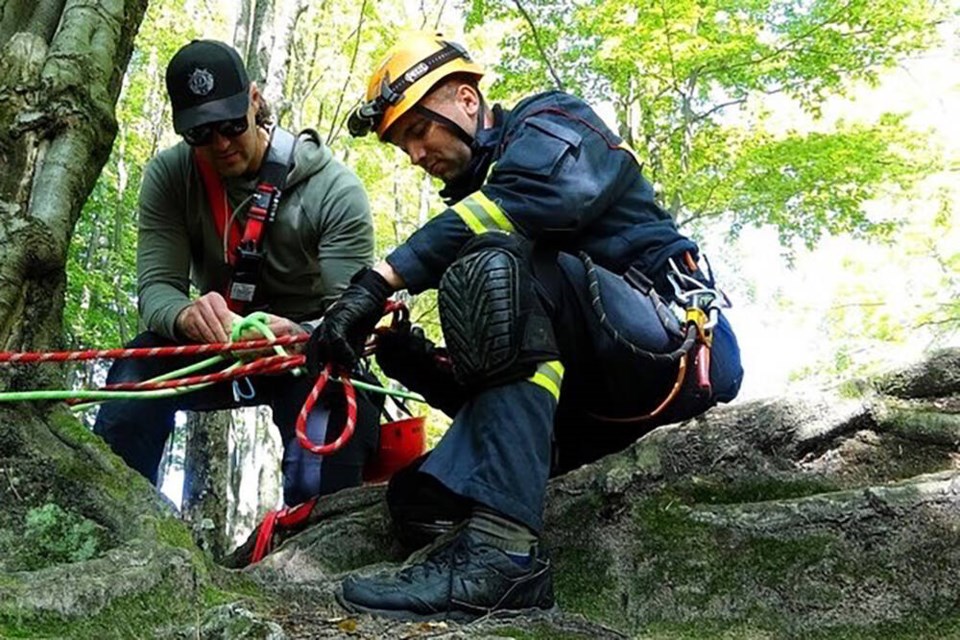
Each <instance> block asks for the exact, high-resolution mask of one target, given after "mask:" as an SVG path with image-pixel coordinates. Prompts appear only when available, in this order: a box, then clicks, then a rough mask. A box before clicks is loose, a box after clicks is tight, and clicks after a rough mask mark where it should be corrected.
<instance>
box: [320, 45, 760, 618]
mask: <svg viewBox="0 0 960 640" xmlns="http://www.w3.org/2000/svg"><path fill="white" fill-rule="evenodd" d="M482 75H483V70H482V69H481V68H480V67H479V66H478V65H476V64H475V63H474V62H473V61H472V60H471V59H470V58H469V55H468V54H467V52H466V51H465V50H464V49H463V47H461V46H459V45H457V44H455V43H452V42H449V41H447V40H445V39H443V37H442V36H440V35H434V34H418V35H415V36H412V37H407V38H405V39H403V40H402V41H401V42H400V43H398V44H397V45H396V46H395V47H394V48H393V49H391V51H390V52H389V53H388V54H387V56H386V58H385V59H384V61H383V62H382V63H381V64H380V66H379V67H378V69H377V70H376V71H375V72H374V74H373V77H372V78H371V80H370V83H369V87H368V91H367V95H366V100H365V102H364V103H363V104H362V105H361V106H360V107H359V108H358V109H357V110H356V111H355V112H354V114H353V115H352V117H351V119H350V123H349V125H350V130H351V132H352V133H353V134H354V135H363V134H365V133H369V132H375V133H376V134H377V135H378V136H379V137H380V139H381V140H383V141H385V142H389V143H390V144H393V145H395V146H397V147H399V148H400V149H402V150H403V151H404V152H405V153H407V154H408V156H409V157H410V160H411V161H412V162H413V163H414V164H416V165H418V166H420V167H422V168H423V169H424V170H426V171H427V172H428V173H430V174H431V175H433V176H435V177H437V178H440V179H441V180H442V181H443V182H444V188H443V190H442V191H441V196H443V198H444V199H445V201H446V202H447V204H448V205H449V208H448V209H446V210H445V211H444V212H442V213H441V214H440V215H438V216H436V217H435V218H433V219H432V220H430V221H429V222H427V223H426V224H424V225H423V226H422V227H421V228H420V229H418V230H417V231H416V232H415V233H414V234H413V235H411V236H410V238H408V239H407V241H406V242H404V243H403V244H402V245H401V246H399V247H398V248H397V249H395V250H394V251H393V252H392V253H391V254H390V255H389V256H387V258H386V259H385V260H384V261H382V262H380V263H379V264H377V265H376V266H375V267H374V268H373V269H369V270H362V271H361V272H359V273H358V274H356V275H355V276H354V278H353V280H352V283H351V285H350V287H348V288H347V290H346V291H345V292H344V294H343V295H342V296H341V297H340V299H339V300H338V301H337V302H336V303H335V304H334V305H333V306H332V307H331V308H330V309H329V310H328V311H327V313H326V315H325V317H324V321H323V323H322V324H321V325H320V327H318V329H317V330H316V331H315V332H314V334H313V336H312V337H311V342H310V345H309V347H308V355H307V358H308V364H309V366H310V367H311V368H312V369H313V370H317V368H318V367H319V366H320V365H321V364H323V363H328V362H333V363H336V364H338V365H340V366H351V365H352V364H353V363H354V362H355V361H356V359H357V357H358V356H359V354H360V353H362V345H363V344H364V342H365V340H366V338H367V336H368V335H369V334H370V333H371V331H372V330H373V328H374V325H375V324H376V321H377V319H378V318H379V317H380V314H381V311H382V309H383V305H384V303H385V301H386V299H387V297H388V296H389V295H390V294H391V293H392V292H393V291H395V290H398V289H401V288H406V289H408V290H410V291H411V292H413V293H417V292H420V291H423V290H425V289H428V288H437V289H438V301H439V310H440V321H441V325H442V328H443V332H444V338H445V341H446V348H447V352H448V354H447V356H448V357H446V358H436V357H435V354H436V352H437V351H438V349H436V348H435V347H434V346H433V345H432V344H431V343H429V342H428V341H426V340H425V339H424V338H423V336H422V333H420V334H418V333H416V331H411V330H409V329H407V330H405V331H399V332H393V333H389V332H388V333H386V334H381V335H380V337H379V338H378V341H379V342H378V345H379V346H378V360H379V362H380V363H381V366H382V368H383V369H384V371H385V372H387V373H388V374H389V375H392V376H394V377H396V378H397V379H398V380H400V381H401V382H403V383H404V384H406V385H407V386H409V387H410V388H412V389H415V390H418V391H420V392H421V393H423V394H424V395H425V396H427V399H428V400H430V401H431V403H433V404H436V405H437V406H440V407H442V408H443V409H444V410H445V411H447V412H448V413H449V414H451V415H452V416H453V417H454V419H453V422H452V424H451V427H450V429H449V430H448V431H447V433H446V434H444V437H443V438H442V439H441V441H440V442H439V443H438V445H437V447H436V448H435V449H434V450H433V451H432V452H431V453H430V454H429V456H427V458H426V459H425V460H424V461H422V463H421V464H420V465H419V466H418V467H416V468H414V469H411V470H408V471H405V472H402V473H401V474H398V475H397V476H395V478H394V481H392V482H391V486H390V488H389V490H388V504H389V506H390V508H391V513H392V515H393V517H394V521H395V524H397V526H398V530H399V531H400V532H405V533H406V534H407V537H413V536H414V535H417V534H425V535H426V534H430V533H436V532H439V531H441V530H442V529H443V528H444V527H443V523H444V521H457V520H463V522H462V524H460V525H459V526H458V527H457V528H456V529H455V530H454V531H453V532H452V533H451V534H450V535H447V536H443V537H441V538H439V539H438V540H437V541H436V542H435V543H434V545H433V546H432V547H431V548H429V549H428V550H427V551H426V552H425V553H423V554H421V555H420V556H419V560H417V561H415V562H412V563H410V564H408V565H407V566H405V567H404V568H402V569H400V570H398V571H394V572H389V573H386V574H382V575H377V576H368V577H362V578H357V577H350V578H347V579H346V580H345V581H344V584H343V590H342V593H341V594H339V597H340V599H341V602H342V603H343V604H344V605H345V606H346V607H347V608H349V609H352V610H357V611H368V612H373V613H378V614H382V615H388V616H393V617H402V618H414V619H418V618H419V619H423V618H454V619H471V618H474V617H477V616H481V615H485V614H488V613H490V612H492V611H498V610H511V611H518V610H537V609H548V608H551V607H552V606H553V603H554V599H553V586H552V577H551V568H550V560H549V558H548V556H547V554H546V552H545V550H544V548H543V545H542V544H541V543H540V539H539V537H540V531H541V530H542V528H543V506H544V498H545V491H546V484H547V479H548V477H549V476H550V475H551V474H556V473H560V472H563V471H566V470H569V469H572V468H575V467H577V466H579V465H582V464H584V463H587V462H591V461H593V460H596V459H597V458H599V457H600V456H602V455H605V454H607V453H610V452H612V451H616V450H619V449H622V448H623V447H625V446H627V445H629V444H630V443H631V442H633V441H634V440H635V439H636V438H638V437H639V436H641V435H643V434H644V433H646V432H647V431H649V430H650V429H651V428H653V427H655V426H657V425H660V424H665V423H667V422H675V421H679V420H683V419H686V418H689V417H692V416H695V415H698V414H700V413H702V412H703V411H705V410H706V409H708V408H709V407H711V406H713V405H714V404H716V403H717V402H725V401H729V400H731V399H732V398H733V397H734V396H736V394H737V391H738V390H739V386H740V381H741V379H742V369H741V367H740V358H739V350H738V347H737V343H736V339H735V337H734V335H733V332H732V330H731V329H730V326H729V324H728V323H727V321H726V319H725V318H724V317H723V315H722V313H721V312H720V306H722V304H721V303H722V302H723V300H724V298H723V296H722V294H720V293H719V292H718V290H717V289H716V287H715V286H714V283H713V277H712V274H710V273H709V272H705V270H703V269H700V267H699V266H698V255H699V250H698V247H697V245H696V243H694V242H693V241H692V240H690V239H689V238H687V237H685V236H683V235H682V234H680V233H679V232H678V231H677V228H676V225H675V224H674V221H673V219H672V218H671V217H670V216H669V215H668V214H667V213H666V212H664V211H663V210H662V209H661V208H660V207H659V206H658V205H657V204H656V202H655V200H654V193H653V189H652V187H651V186H650V184H649V182H647V181H646V180H645V179H644V178H643V176H642V175H641V173H640V167H639V166H638V164H637V162H636V159H635V157H634V155H633V153H632V152H630V151H629V150H628V149H627V148H626V147H625V146H624V145H623V144H622V141H621V139H620V138H619V137H618V136H617V135H616V134H614V133H613V132H612V131H610V129H609V128H608V127H607V126H606V125H605V124H604V123H603V121H602V120H601V119H600V118H599V117H598V116H597V114H596V113H595V112H594V111H593V110H592V109H591V108H590V107H589V106H588V105H587V104H585V103H584V102H583V101H581V100H579V99H578V98H576V97H574V96H571V95H569V94H566V93H563V92H559V91H552V92H547V93H543V94H538V95H534V96H531V97H528V98H526V99H525V100H523V101H521V102H520V103H519V104H518V105H516V107H515V108H514V109H513V110H511V111H507V110H504V109H502V108H501V107H500V106H499V105H496V106H494V107H493V108H492V109H488V108H487V107H486V104H485V103H484V100H483V97H482V95H481V93H480V91H479V90H478V88H477V82H478V80H479V78H480V77H481V76H482ZM671 302H672V303H676V306H677V307H680V308H682V309H681V311H682V317H681V318H680V319H678V318H677V317H676V316H675V315H674V314H673V313H672V312H671V309H670V308H669V307H668V304H669V303H671ZM444 363H450V370H444ZM436 505H444V506H443V508H438V507H436Z"/></svg>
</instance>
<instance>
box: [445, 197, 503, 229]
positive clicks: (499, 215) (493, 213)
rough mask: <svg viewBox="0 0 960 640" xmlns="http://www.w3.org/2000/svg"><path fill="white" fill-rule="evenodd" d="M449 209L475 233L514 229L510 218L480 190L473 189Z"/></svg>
mask: <svg viewBox="0 0 960 640" xmlns="http://www.w3.org/2000/svg"><path fill="white" fill-rule="evenodd" d="M451 209H453V211H454V213H456V214H457V215H458V216H460V218H461V219H462V220H463V223H464V224H466V225H467V226H468V227H470V230H471V231H473V232H474V233H476V234H481V233H486V232H487V231H505V232H507V233H513V232H514V231H515V229H514V227H513V223H512V222H510V218H508V217H507V215H506V214H505V213H504V212H503V210H502V209H500V207H498V206H497V205H496V203H495V202H493V200H491V199H490V198H488V197H487V196H485V195H484V194H483V192H482V191H474V192H473V193H471V194H470V195H469V196H467V197H466V198H464V199H463V200H461V201H460V202H458V203H457V204H455V205H453V206H452V207H451Z"/></svg>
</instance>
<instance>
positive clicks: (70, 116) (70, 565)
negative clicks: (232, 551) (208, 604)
mask: <svg viewBox="0 0 960 640" xmlns="http://www.w3.org/2000/svg"><path fill="white" fill-rule="evenodd" d="M146 4H147V3H146V0H123V1H121V0H100V1H99V2H93V1H91V0H66V1H59V0H50V1H44V2H36V1H35V0H3V1H0V166H2V170H0V349H3V350H9V351H32V350H43V349H49V348H52V347H57V346H58V345H60V344H61V342H62V335H63V327H62V310H63V302H64V299H63V290H64V283H65V270H64V265H65V263H66V255H67V247H68V244H69V241H70V237H71V234H72V232H73V229H74V225H75V224H76V222H77V218H78V216H79V214H80V211H81V207H82V205H83V203H84V201H85V199H86V198H87V196H88V194H89V193H90V191H91V189H92V188H93V185H94V182H95V180H96V179H97V176H98V174H99V172H100V169H101V167H102V166H103V164H104V162H105V161H106V158H107V155H108V154H109V152H110V147H111V145H112V143H113V139H114V136H115V134H116V130H117V123H116V119H115V114H114V109H115V104H116V101H117V96H118V94H119V91H120V86H121V79H122V76H123V72H124V69H125V68H126V66H127V62H128V60H129V58H130V54H131V51H132V48H133V38H134V35H135V34H136V31H137V29H138V27H139V25H140V21H141V20H142V18H143V14H144V11H145V9H146ZM0 377H2V379H0V388H8V389H9V388H42V387H50V386H61V385H62V384H63V380H64V376H63V374H62V373H61V370H60V369H59V368H56V367H54V366H50V367H48V368H26V367H21V368H16V369H13V368H4V369H3V370H2V371H0ZM0 478H2V480H0V558H2V560H0V636H5V637H6V636H20V637H22V636H29V637H36V636H38V635H42V636H51V635H54V636H65V635H73V636H75V635H84V636H86V637H107V636H114V637H118V636H126V637H132V636H137V635H141V633H140V632H139V631H135V630H134V629H135V627H134V626H129V627H127V628H126V629H125V630H121V631H116V630H115V631H113V632H112V633H110V632H107V633H102V634H98V633H97V632H96V631H95V630H94V629H93V627H91V626H90V625H96V624H97V623H98V621H101V620H109V619H110V618H112V617H115V616H116V615H117V612H116V607H113V609H112V613H103V612H104V611H105V610H107V609H108V608H110V607H112V605H114V604H115V603H117V602H119V601H124V600H126V601H130V599H131V598H133V599H136V598H139V597H141V596H144V594H154V595H153V596H149V597H147V598H146V599H147V600H149V599H150V597H155V595H156V594H159V593H166V592H172V593H177V594H178V595H179V596H180V597H181V598H182V601H183V603H184V605H183V606H184V607H185V608H189V609H191V610H193V608H194V606H195V604H196V602H197V601H198V600H197V597H196V596H197V594H198V593H199V592H198V587H199V586H200V585H201V584H202V581H201V577H202V575H204V574H205V569H204V567H203V565H202V563H198V562H197V560H196V558H197V556H196V549H195V548H194V547H193V546H192V545H191V543H190V540H189V536H188V535H186V531H185V530H184V528H183V527H182V525H180V524H179V523H178V522H177V521H176V519H175V518H174V517H173V516H172V512H171V510H170V509H169V507H168V506H167V505H166V504H165V503H164V501H163V500H162V499H161V498H160V497H159V494H157V493H156V491H154V490H153V488H152V487H150V486H149V485H148V483H147V482H145V481H144V480H143V479H142V478H140V477H139V476H138V475H137V474H136V473H135V472H133V471H132V470H130V469H129V468H127V467H126V465H124V464H123V463H122V462H121V461H120V460H119V459H118V458H116V457H115V456H113V455H112V454H110V453H109V452H108V451H107V448H106V447H105V445H104V444H103V443H102V442H101V441H100V440H99V438H96V437H95V436H93V435H92V434H91V433H90V432H89V431H88V430H87V429H86V428H84V427H83V426H82V425H81V424H80V422H79V421H78V420H77V418H76V417H75V416H73V415H71V414H70V413H69V412H68V411H66V409H65V408H64V407H63V405H59V404H50V403H47V404H31V405H26V404H24V405H17V406H15V407H13V406H11V405H3V406H0ZM98 614H99V615H98ZM62 616H67V618H68V619H70V617H73V618H72V619H74V620H75V621H82V622H83V624H84V625H86V627H85V629H86V631H83V630H81V631H74V632H70V631H69V630H68V629H67V628H66V625H67V624H68V623H67V622H63V619H62ZM128 624H130V622H129V621H128Z"/></svg>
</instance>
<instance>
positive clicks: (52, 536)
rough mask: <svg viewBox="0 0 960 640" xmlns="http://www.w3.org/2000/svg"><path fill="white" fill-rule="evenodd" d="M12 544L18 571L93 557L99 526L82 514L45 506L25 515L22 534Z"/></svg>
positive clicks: (50, 504)
mask: <svg viewBox="0 0 960 640" xmlns="http://www.w3.org/2000/svg"><path fill="white" fill-rule="evenodd" d="M7 545H13V546H14V547H15V548H14V549H12V553H13V556H14V557H16V559H17V561H18V563H19V568H20V569H21V570H26V571H32V570H35V569H40V568H42V567H47V566H51V565H54V564H61V563H64V562H81V561H83V560H89V559H90V558H93V557H94V556H95V555H96V554H97V551H98V549H99V547H100V539H99V527H98V526H97V525H96V524H95V523H94V522H92V521H90V520H88V519H86V518H84V517H83V516H81V515H78V514H76V513H72V512H69V511H65V510H64V509H63V508H62V507H60V506H59V505H57V504H55V503H49V502H48V503H47V504H44V505H42V506H40V507H35V508H33V509H31V510H30V511H28V512H27V514H26V517H25V518H24V528H23V534H22V536H21V537H20V538H19V539H18V540H8V541H7Z"/></svg>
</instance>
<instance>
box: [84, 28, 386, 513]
mask: <svg viewBox="0 0 960 640" xmlns="http://www.w3.org/2000/svg"><path fill="white" fill-rule="evenodd" d="M166 84H167V92H168V94H169V96H170V102H171V105H172V107H173V125H174V130H175V131H176V132H177V133H178V134H179V135H180V136H182V138H183V141H182V142H180V143H178V144H176V145H174V146H173V147H171V148H169V149H166V150H164V151H162V152H161V153H160V154H158V155H157V156H156V157H155V158H153V159H152V160H151V161H150V163H149V164H148V165H147V167H146V170H145V172H144V179H143V185H142V187H141V191H140V211H139V239H138V245H137V276H138V295H139V312H140V319H141V328H142V329H143V330H144V332H143V333H141V334H140V335H138V336H137V337H136V338H135V339H134V340H133V341H132V342H131V343H130V344H129V345H128V346H131V347H145V346H162V345H170V344H181V343H184V342H191V343H209V342H226V341H227V340H229V339H230V335H231V330H232V327H233V324H234V322H235V321H236V320H238V319H239V318H240V317H242V316H243V315H246V314H248V313H250V312H252V311H257V310H262V311H266V312H268V313H269V314H270V315H269V316H268V318H269V328H270V329H271V331H272V332H273V334H274V335H276V336H284V335H290V334H297V333H302V332H304V331H306V330H307V329H308V328H310V326H311V321H316V319H318V318H320V317H321V316H322V315H323V313H324V311H325V309H326V308H327V305H328V304H329V303H330V302H332V301H333V300H335V299H336V298H337V296H338V295H339V293H340V292H341V291H342V290H343V289H344V288H345V287H346V286H347V284H348V282H349V279H350V276H351V275H352V274H353V273H354V272H355V271H357V270H358V269H360V268H361V267H363V266H367V265H369V264H371V263H372V261H373V252H374V242H373V223H372V219H371V216H370V210H369V205H368V202H367V198H366V194H365V193H364V191H363V188H362V186H361V184H360V182H359V180H358V179H357V177H356V176H355V175H354V174H353V173H352V172H351V171H350V170H349V169H347V168H346V167H345V166H343V165H342V164H341V163H339V162H338V161H337V160H335V159H334V158H333V155H332V153H331V151H330V150H329V149H328V148H326V147H325V146H323V144H322V143H321V141H320V138H319V136H318V135H317V133H316V132H314V131H311V130H306V131H303V132H302V133H300V134H299V135H298V136H294V135H292V134H290V133H288V132H286V131H285V130H283V129H281V128H279V127H274V126H272V123H271V122H270V115H269V109H268V108H267V106H266V104H265V102H264V100H263V97H262V96H261V94H260V92H259V90H258V88H257V86H256V84H255V83H252V82H250V80H249V79H248V77H247V73H246V70H245V69H244V66H243V63H242V61H241V60H240V57H239V55H237V52H236V51H234V50H233V49H232V48H231V47H229V46H227V45H225V44H223V43H221V42H216V41H212V40H195V41H193V42H191V43H190V44H188V45H186V46H184V47H183V48H181V49H180V50H179V51H178V52H177V53H176V55H174V57H173V59H171V61H170V63H169V65H168V67H167V73H166ZM273 214H275V215H273ZM191 283H192V284H193V285H194V286H195V287H196V289H197V290H198V291H199V292H200V294H201V295H200V296H199V297H195V298H191V297H190V285H191ZM302 325H303V326H302ZM305 327H306V328H305ZM247 337H256V336H247ZM183 366H185V363H184V362H183V361H182V360H179V359H178V360H177V361H173V360H172V359H169V358H152V359H143V360H139V359H138V360H119V361H117V362H116V363H115V364H114V365H113V367H111V369H110V372H109V374H108V376H107V382H108V383H116V382H130V381H140V380H147V379H151V378H154V377H156V376H158V375H162V374H164V373H167V372H169V371H172V370H173V369H175V368H179V367H183ZM310 386H311V381H310V380H307V379H306V376H301V377H294V376H293V375H291V374H284V375H279V376H255V377H251V378H247V379H245V380H242V381H239V382H238V383H233V384H228V383H221V384H217V385H214V386H211V387H207V388H205V389H201V390H199V391H194V392H190V393H185V394H182V395H178V396H174V397H170V398H164V399H151V400H119V401H112V402H108V403H105V404H104V405H103V406H102V407H101V409H100V412H99V415H98V416H97V421H96V425H95V427H94V431H95V432H96V433H97V434H99V435H100V436H102V437H103V438H104V439H105V440H106V441H107V443H109V445H110V446H111V448H112V449H113V450H114V452H116V453H117V454H118V455H120V456H121V457H122V458H123V459H124V460H125V461H126V462H127V464H129V465H130V466H131V467H133V468H134V469H136V470H137V471H139V472H140V473H141V474H143V475H144V476H146V477H147V478H148V479H150V480H151V481H152V482H154V483H156V481H157V471H158V466H159V463H160V459H161V456H162V453H163V448H164V445H165V442H166V440H167V438H168V437H169V435H170V433H171V432H172V430H173V426H174V414H175V412H176V411H177V410H183V409H189V410H209V409H222V408H230V407H236V406H250V405H261V404H269V405H270V406H271V407H272V409H273V420H274V423H275V424H276V425H277V427H278V428H279V430H280V434H281V437H282V440H283V445H284V461H283V471H284V501H285V502H286V503H287V504H297V503H299V502H302V501H303V500H305V499H307V498H309V497H311V496H313V495H315V494H317V493H330V492H332V491H336V490H338V489H341V488H344V487H348V486H354V485H357V484H359V483H360V481H361V476H362V467H363V463H364V460H365V459H366V458H367V456H369V455H370V454H372V453H373V452H374V451H375V449H376V446H377V435H378V433H377V429H378V419H379V411H378V408H377V407H376V406H375V405H374V404H373V403H372V402H371V401H370V400H369V399H368V398H366V397H365V396H363V395H362V394H358V398H357V400H358V409H359V414H358V421H357V428H356V433H355V434H354V436H353V438H352V439H351V440H350V441H349V443H348V444H347V445H346V446H345V447H344V448H342V449H341V450H340V451H338V452H337V453H336V454H335V455H332V456H330V457H328V458H325V459H323V460H321V459H320V458H318V457H316V456H313V455H312V454H310V453H308V452H306V451H305V450H303V449H302V448H301V447H300V445H299V443H298V442H297V440H296V437H295V434H294V429H295V424H296V418H297V414H298V413H299V411H300V408H301V406H302V405H303V401H304V398H305V397H306V395H307V393H308V392H309V390H310ZM345 410H346V409H345V403H344V402H343V400H342V398H341V397H340V395H339V394H335V393H330V394H329V397H324V398H321V402H319V403H318V404H317V408H316V409H315V410H314V412H313V413H312V414H311V417H310V420H309V421H308V431H309V433H310V436H311V439H312V440H313V441H314V442H324V441H326V442H330V441H332V440H333V439H335V438H336V436H337V435H339V431H340V429H341V428H342V426H343V424H344V417H345ZM328 427H329V428H328Z"/></svg>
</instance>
